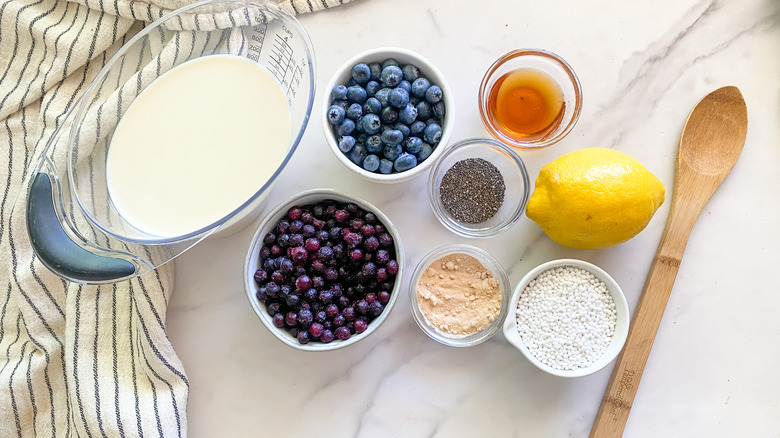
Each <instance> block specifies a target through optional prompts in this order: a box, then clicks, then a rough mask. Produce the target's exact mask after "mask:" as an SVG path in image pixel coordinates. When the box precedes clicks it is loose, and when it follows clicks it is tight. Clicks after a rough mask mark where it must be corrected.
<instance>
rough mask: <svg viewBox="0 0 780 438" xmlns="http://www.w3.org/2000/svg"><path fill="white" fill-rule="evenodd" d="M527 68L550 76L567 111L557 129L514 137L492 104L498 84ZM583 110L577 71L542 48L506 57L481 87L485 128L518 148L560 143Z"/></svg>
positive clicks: (480, 94)
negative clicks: (502, 124) (537, 134)
mask: <svg viewBox="0 0 780 438" xmlns="http://www.w3.org/2000/svg"><path fill="white" fill-rule="evenodd" d="M526 69H527V70H537V71H540V72H542V73H543V74H545V75H546V76H549V77H550V78H551V79H552V80H553V81H554V82H555V83H556V84H558V86H559V87H560V89H561V91H562V92H563V104H564V111H563V114H562V115H561V116H559V119H560V120H559V121H558V122H557V126H556V127H555V128H554V129H551V130H550V131H549V132H547V133H546V134H544V135H542V136H540V137H527V138H525V137H518V136H513V135H511V134H510V133H508V132H507V131H506V130H504V129H502V128H501V125H500V124H499V123H498V122H497V121H496V119H495V117H494V116H493V112H494V109H493V108H492V107H491V105H490V102H489V100H490V94H491V91H492V89H493V87H494V86H495V85H496V82H498V81H499V80H502V78H503V77H504V75H506V74H507V73H510V72H512V71H516V70H526ZM581 110H582V88H581V86H580V81H579V79H578V78H577V75H576V74H574V70H572V68H571V66H569V64H567V63H566V61H564V60H563V59H562V58H561V57H560V56H558V55H556V54H554V53H552V52H548V51H546V50H542V49H518V50H513V51H511V52H509V53H507V54H505V55H503V56H502V57H500V58H498V60H496V62H494V63H493V65H491V66H490V68H488V70H487V72H486V73H485V76H484V77H483V78H482V83H481V84H480V86H479V113H480V115H481V116H482V122H483V123H484V124H485V127H486V128H487V129H488V131H490V134H491V135H492V136H494V137H495V138H497V139H498V140H500V141H502V142H504V143H506V144H508V145H509V146H512V147H516V148H519V149H538V148H543V147H547V146H550V145H552V144H554V143H557V142H558V141H560V140H561V139H562V138H563V137H565V136H566V135H567V134H568V133H569V132H570V131H571V130H572V128H574V125H575V124H576V123H577V119H579V117H580V111H581Z"/></svg>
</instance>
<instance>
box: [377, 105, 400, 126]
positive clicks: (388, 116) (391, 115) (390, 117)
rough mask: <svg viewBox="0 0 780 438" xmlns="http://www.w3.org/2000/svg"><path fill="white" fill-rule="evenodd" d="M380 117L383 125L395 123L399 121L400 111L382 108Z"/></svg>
mask: <svg viewBox="0 0 780 438" xmlns="http://www.w3.org/2000/svg"><path fill="white" fill-rule="evenodd" d="M379 117H380V118H381V119H382V123H395V121H396V120H398V111H396V109H395V108H393V107H390V106H386V107H384V108H382V112H381V113H380V114H379Z"/></svg>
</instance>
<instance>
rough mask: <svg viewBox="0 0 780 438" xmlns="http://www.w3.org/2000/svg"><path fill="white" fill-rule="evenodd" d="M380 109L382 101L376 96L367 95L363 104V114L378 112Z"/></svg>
mask: <svg viewBox="0 0 780 438" xmlns="http://www.w3.org/2000/svg"><path fill="white" fill-rule="evenodd" d="M380 111H382V103H381V102H380V101H379V99H377V98H376V97H369V98H368V99H367V100H366V103H364V104H363V114H379V112H380Z"/></svg>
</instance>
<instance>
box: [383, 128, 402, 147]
mask: <svg viewBox="0 0 780 438" xmlns="http://www.w3.org/2000/svg"><path fill="white" fill-rule="evenodd" d="M403 140H404V134H403V133H402V132H401V131H399V130H397V129H387V130H385V131H383V132H382V143H384V144H386V145H388V146H395V145H397V144H401V142H402V141H403Z"/></svg>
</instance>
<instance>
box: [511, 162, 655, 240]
mask: <svg viewBox="0 0 780 438" xmlns="http://www.w3.org/2000/svg"><path fill="white" fill-rule="evenodd" d="M663 202H664V186H663V184H662V183H661V181H660V180H659V179H658V178H656V176H655V175H653V174H652V173H650V171H649V170H647V168H646V167H644V166H643V165H642V163H640V162H639V161H637V160H636V159H634V158H632V157H630V156H628V155H626V154H624V153H622V152H618V151H614V150H612V149H604V148H586V149H579V150H577V151H574V152H570V153H568V154H565V155H562V156H561V157H559V158H557V159H555V160H554V161H552V162H550V163H549V164H547V165H546V166H544V167H543V168H542V170H541V171H540V172H539V177H538V178H536V186H535V188H534V192H533V193H532V194H531V198H530V199H529V200H528V205H527V206H526V215H527V216H528V217H529V218H530V219H532V220H533V221H535V222H536V223H538V224H539V225H541V227H542V229H543V230H544V232H545V233H546V234H547V235H548V236H549V237H550V238H551V239H553V240H554V241H556V242H558V243H559V244H561V245H563V246H567V247H570V248H577V249H597V248H607V247H609V246H613V245H617V244H618V243H622V242H625V241H626V240H628V239H630V238H632V237H634V236H636V235H637V233H639V232H640V231H642V230H643V229H644V228H645V227H646V226H647V224H648V222H650V219H651V218H652V217H653V214H655V211H656V210H657V209H658V207H660V206H661V204H663Z"/></svg>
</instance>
